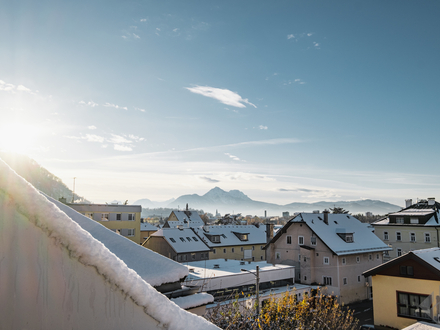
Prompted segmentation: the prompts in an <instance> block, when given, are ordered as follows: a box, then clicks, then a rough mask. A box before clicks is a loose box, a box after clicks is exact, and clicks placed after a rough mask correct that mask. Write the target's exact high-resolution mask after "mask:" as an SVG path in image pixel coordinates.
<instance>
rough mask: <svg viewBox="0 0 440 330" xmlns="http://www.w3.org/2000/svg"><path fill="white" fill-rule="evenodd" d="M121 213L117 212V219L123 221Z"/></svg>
mask: <svg viewBox="0 0 440 330" xmlns="http://www.w3.org/2000/svg"><path fill="white" fill-rule="evenodd" d="M121 215H122V214H121V213H116V220H118V221H121Z"/></svg>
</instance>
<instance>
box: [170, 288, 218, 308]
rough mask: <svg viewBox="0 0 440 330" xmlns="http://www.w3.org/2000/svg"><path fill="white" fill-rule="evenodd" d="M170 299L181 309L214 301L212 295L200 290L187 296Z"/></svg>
mask: <svg viewBox="0 0 440 330" xmlns="http://www.w3.org/2000/svg"><path fill="white" fill-rule="evenodd" d="M171 301H172V302H173V303H175V304H176V305H177V306H179V307H180V308H183V309H189V308H195V307H198V306H203V305H207V304H209V303H211V302H213V301H214V297H213V296H212V295H210V294H207V293H204V292H201V293H196V294H192V295H189V296H184V297H178V298H171Z"/></svg>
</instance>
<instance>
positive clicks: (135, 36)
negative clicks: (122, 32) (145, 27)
mask: <svg viewBox="0 0 440 330" xmlns="http://www.w3.org/2000/svg"><path fill="white" fill-rule="evenodd" d="M133 37H134V38H135V39H140V38H141V37H139V36H138V35H137V34H135V33H133Z"/></svg>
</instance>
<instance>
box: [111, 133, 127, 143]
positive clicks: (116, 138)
mask: <svg viewBox="0 0 440 330" xmlns="http://www.w3.org/2000/svg"><path fill="white" fill-rule="evenodd" d="M109 141H110V142H112V143H115V144H121V143H132V141H131V140H127V139H126V138H125V137H123V136H121V135H116V134H112V138H111V139H109Z"/></svg>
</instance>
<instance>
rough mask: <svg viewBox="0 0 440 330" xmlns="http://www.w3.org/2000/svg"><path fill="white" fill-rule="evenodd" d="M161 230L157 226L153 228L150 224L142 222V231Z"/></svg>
mask: <svg viewBox="0 0 440 330" xmlns="http://www.w3.org/2000/svg"><path fill="white" fill-rule="evenodd" d="M156 230H159V228H157V227H156V226H153V225H152V224H151V223H149V222H141V231H156Z"/></svg>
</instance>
